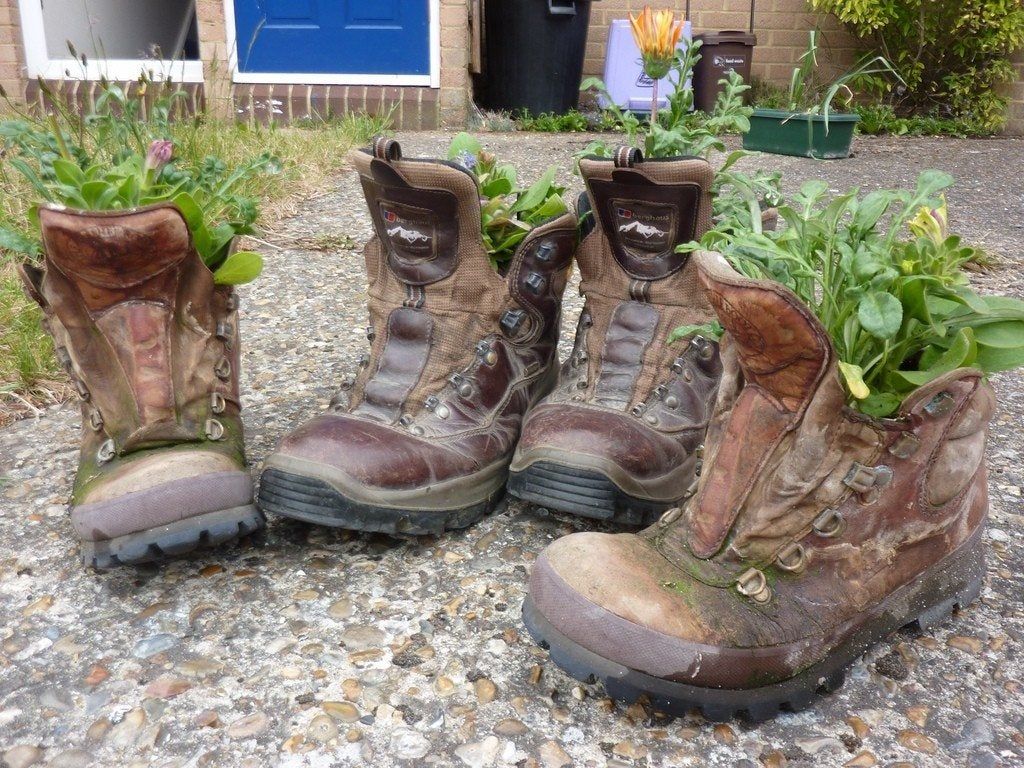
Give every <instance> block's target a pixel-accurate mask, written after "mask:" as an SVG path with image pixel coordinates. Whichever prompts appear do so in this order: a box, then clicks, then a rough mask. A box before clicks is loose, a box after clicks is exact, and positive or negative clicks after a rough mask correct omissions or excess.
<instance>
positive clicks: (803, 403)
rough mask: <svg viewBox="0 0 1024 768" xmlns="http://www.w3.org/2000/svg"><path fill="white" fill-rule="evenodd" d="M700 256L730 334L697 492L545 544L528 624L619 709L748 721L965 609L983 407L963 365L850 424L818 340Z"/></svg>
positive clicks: (758, 284) (976, 517)
mask: <svg viewBox="0 0 1024 768" xmlns="http://www.w3.org/2000/svg"><path fill="white" fill-rule="evenodd" d="M698 259H699V263H700V267H701V275H702V279H703V281H704V283H705V285H706V286H707V288H708V292H709V298H710V300H711V303H712V304H713V305H714V307H715V310H716V311H717V313H718V316H719V318H720V320H721V322H722V325H723V326H724V327H725V329H726V331H727V332H728V333H727V334H726V336H725V337H724V338H723V342H722V349H723V353H722V355H723V359H724V360H725V371H726V372H725V376H724V378H723V382H722V388H721V391H720V393H719V396H718V402H717V404H716V406H715V414H714V417H713V420H712V426H711V428H710V430H709V432H708V437H707V448H706V456H707V465H706V466H705V468H704V471H703V473H702V476H701V478H700V486H699V489H698V491H697V494H696V496H695V497H694V498H693V499H692V500H691V501H690V503H689V505H688V507H687V509H686V512H685V513H681V512H680V510H679V509H673V510H670V511H669V512H667V513H666V514H665V516H664V517H663V518H662V520H661V521H660V522H658V523H657V524H656V525H654V526H652V527H650V528H648V529H647V530H645V531H643V532H642V533H640V534H639V535H601V534H596V533H580V534H574V535H571V536H567V537H565V538H562V539H560V540H558V541H557V542H555V543H554V544H552V545H551V546H550V547H548V548H547V550H546V551H545V552H544V553H543V554H542V555H541V556H540V558H539V559H538V561H537V563H536V564H535V566H534V568H533V573H532V576H531V581H530V593H529V597H528V599H527V601H526V604H525V605H524V608H523V615H524V619H525V620H526V623H527V626H528V627H529V628H530V630H531V632H532V633H533V635H534V637H535V638H537V639H538V640H539V641H540V642H541V643H542V644H544V645H549V646H550V648H551V656H552V659H553V660H554V661H555V663H557V664H558V665H559V666H562V667H563V668H565V669H566V670H568V671H569V672H570V673H571V674H573V675H574V676H576V677H579V678H581V679H586V678H587V677H589V676H593V677H594V678H597V679H600V680H603V681H604V683H605V686H606V687H607V689H608V692H609V694H611V695H612V696H614V697H616V698H620V699H623V700H633V699H635V698H636V697H637V696H639V695H640V694H643V693H646V694H648V695H649V696H650V698H651V700H652V702H653V703H654V704H655V705H656V706H658V707H659V708H661V709H664V710H667V711H669V712H681V711H685V710H686V709H688V708H689V707H692V706H699V707H701V708H702V709H703V711H704V713H705V715H707V716H708V717H711V718H713V719H723V718H728V717H730V716H732V715H733V714H734V713H737V712H740V713H745V714H746V715H748V716H749V717H751V718H753V719H762V718H765V717H769V716H771V715H773V714H774V713H775V712H776V711H777V710H778V709H779V708H780V707H783V706H786V707H789V708H792V709H800V708H802V707H804V706H807V705H808V704H809V703H810V702H811V701H812V700H813V698H814V696H815V693H816V692H817V691H822V690H825V691H827V690H831V689H833V688H835V687H837V686H838V685H840V684H841V683H842V681H843V675H844V670H845V668H846V667H847V666H848V665H849V664H851V663H852V662H853V661H854V660H856V659H857V657H858V656H860V655H861V654H862V653H863V652H864V650H865V649H866V648H867V647H868V646H870V645H871V644H872V643H875V642H876V641H878V640H879V639H881V638H883V637H885V636H886V635H888V634H889V633H891V632H893V631H894V630H896V629H898V628H900V627H901V626H903V625H905V624H908V623H912V622H915V621H916V622H917V623H918V624H919V625H921V626H928V625H931V624H933V623H935V622H937V621H940V620H941V619H942V618H944V617H945V616H947V615H948V614H949V613H950V612H951V611H952V610H953V608H954V607H955V606H963V605H965V604H967V603H969V602H970V601H971V600H973V599H974V598H975V597H976V596H977V595H978V593H979V591H980V589H981V584H982V577H983V575H984V544H983V541H982V528H983V524H984V521H985V517H986V514H987V510H988V488H987V481H986V473H985V465H984V454H985V439H986V435H987V427H988V422H989V419H990V418H991V416H992V412H993V409H994V406H995V400H994V394H993V392H992V389H991V388H990V386H989V385H988V384H987V383H986V382H985V381H984V380H983V378H982V376H981V374H980V373H979V372H978V371H974V370H966V369H963V370H957V371H953V372H951V373H949V374H946V375H945V376H942V377H941V378H939V379H936V380H935V381H933V382H931V383H929V384H927V385H926V386H923V387H921V388H919V389H918V390H916V391H915V392H913V393H911V395H910V396H909V397H907V398H906V400H905V401H904V403H903V405H902V407H901V409H900V411H899V414H898V416H897V417H896V418H892V419H882V420H875V419H871V418H868V417H866V416H864V415H863V414H860V413H857V412H855V411H852V410H851V409H850V408H848V407H847V406H846V405H845V394H844V391H843V388H842V386H841V384H840V381H839V374H838V370H837V366H836V358H835V352H834V351H833V349H832V345H831V342H830V340H829V338H828V336H827V335H826V332H825V330H824V329H823V328H822V326H821V325H820V323H819V322H818V321H817V320H816V319H815V318H814V317H813V316H812V315H811V313H810V312H809V311H808V310H807V308H806V307H805V306H803V305H802V304H801V303H800V301H799V300H798V299H797V298H796V297H795V296H794V295H793V294H792V293H790V292H789V291H788V290H787V289H786V288H784V287H782V286H781V285H779V284H777V283H769V282H763V281H755V280H748V279H746V278H743V277H740V276H739V275H738V274H737V273H736V272H734V271H733V270H732V269H731V268H730V267H729V266H728V265H727V264H726V263H725V262H724V260H722V259H721V257H719V256H718V255H717V254H700V255H699V257H698Z"/></svg>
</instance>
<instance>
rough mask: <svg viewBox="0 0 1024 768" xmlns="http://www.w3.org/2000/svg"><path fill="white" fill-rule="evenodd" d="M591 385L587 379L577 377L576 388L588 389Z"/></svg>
mask: <svg viewBox="0 0 1024 768" xmlns="http://www.w3.org/2000/svg"><path fill="white" fill-rule="evenodd" d="M589 386H590V382H589V381H587V380H586V379H577V380H576V389H586V388H587V387H589Z"/></svg>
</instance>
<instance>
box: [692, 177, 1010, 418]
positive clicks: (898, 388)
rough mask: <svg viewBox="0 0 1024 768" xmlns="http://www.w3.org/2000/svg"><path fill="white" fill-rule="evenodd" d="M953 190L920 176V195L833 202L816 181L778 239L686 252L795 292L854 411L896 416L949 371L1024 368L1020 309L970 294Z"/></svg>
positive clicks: (708, 244) (720, 242)
mask: <svg viewBox="0 0 1024 768" xmlns="http://www.w3.org/2000/svg"><path fill="white" fill-rule="evenodd" d="M952 183H953V179H952V177H950V176H949V175H947V174H945V173H941V172H939V171H925V172H924V173H922V174H921V175H920V177H919V178H918V181H917V186H916V188H915V189H914V190H881V191H877V192H871V193H869V194H867V195H863V196H861V195H860V194H859V192H858V190H851V191H849V192H847V193H845V194H842V195H838V196H835V197H830V196H829V195H828V186H827V184H826V183H825V182H823V181H811V182H807V183H805V184H804V185H803V186H802V187H801V189H800V192H799V194H797V195H796V196H795V197H794V198H793V201H792V204H791V205H783V206H781V207H780V208H779V214H780V216H781V217H782V219H783V220H784V221H785V222H786V224H787V226H786V227H785V229H783V230H782V231H780V232H762V233H756V232H753V231H749V230H739V229H737V230H733V231H730V232H725V231H721V230H715V231H711V232H708V233H707V234H706V235H705V237H704V238H703V239H702V240H701V242H700V243H699V244H698V243H690V244H687V245H685V246H682V247H681V249H682V250H695V249H697V248H704V249H708V250H716V251H718V252H720V253H721V254H722V255H723V256H724V257H725V258H726V259H727V260H728V261H729V263H730V264H732V266H733V267H734V268H735V269H736V270H737V271H739V272H740V273H741V274H744V275H746V276H748V277H753V278H758V279H772V280H777V281H778V282H780V283H782V284H784V285H786V286H787V287H788V288H790V289H791V290H792V291H793V292H794V293H796V295H797V296H798V297H799V298H800V299H801V300H802V301H803V302H804V303H805V304H806V305H807V306H808V307H809V308H810V309H811V311H812V312H813V313H814V314H815V316H816V317H817V318H818V319H819V320H820V321H821V323H822V325H823V326H824V328H825V330H826V331H827V332H828V334H829V336H830V338H831V339H832V344H833V346H834V347H835V350H836V354H837V356H838V360H839V370H840V372H841V373H842V376H843V379H844V382H845V384H846V388H847V391H848V393H849V396H850V402H851V405H852V406H853V407H855V408H857V409H858V410H861V411H863V412H864V413H866V414H869V415H871V416H875V417H884V416H889V415H891V414H892V413H894V412H895V411H896V410H897V408H898V407H899V405H900V403H901V402H902V400H903V398H904V397H905V396H906V395H907V393H909V392H910V391H911V390H913V389H915V388H917V387H919V386H921V385H923V384H926V383H928V382H929V381H931V380H932V379H934V378H936V377H938V376H940V375H942V374H943V373H946V372H948V371H951V370H955V369H957V368H962V367H974V368H978V369H980V370H981V371H983V372H984V373H994V372H997V371H1003V370H1008V369H1011V368H1015V367H1018V366H1021V365H1024V302H1021V301H1019V300H1017V299H1013V298H1008V297H1002V296H980V295H978V294H977V293H975V292H974V291H973V290H972V289H971V288H970V286H969V284H968V281H967V276H966V274H965V273H964V271H963V266H964V265H965V264H966V263H967V262H969V261H971V260H972V259H973V258H974V256H975V254H974V249H973V248H971V247H970V246H967V245H964V244H963V242H962V241H961V239H960V238H959V237H958V236H957V235H955V234H951V233H949V231H948V228H947V212H946V204H945V198H944V197H943V196H942V192H943V190H945V189H946V188H948V187H949V186H950V185H951V184H952ZM683 330H685V331H687V332H689V333H692V332H694V329H680V331H683ZM716 330H717V329H716V328H714V327H709V328H704V329H702V332H704V333H707V334H714V333H715V332H716ZM676 335H679V331H677V332H676Z"/></svg>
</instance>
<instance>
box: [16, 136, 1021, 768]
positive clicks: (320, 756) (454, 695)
mask: <svg viewBox="0 0 1024 768" xmlns="http://www.w3.org/2000/svg"><path fill="white" fill-rule="evenodd" d="M484 138H485V143H486V145H487V147H488V148H489V149H490V150H491V151H494V152H497V153H498V154H499V155H500V156H502V157H504V158H507V159H509V160H512V161H514V162H516V164H517V165H518V166H519V168H520V170H521V173H523V174H524V176H528V177H530V178H532V177H535V176H536V175H537V174H539V173H540V171H541V170H542V169H543V168H544V167H545V166H547V165H548V164H549V163H558V164H559V166H560V167H561V168H562V169H564V170H563V171H562V173H561V177H562V178H563V180H564V181H565V182H566V183H568V184H570V185H571V186H572V187H573V188H574V189H578V187H579V183H578V180H576V179H575V178H574V177H572V176H571V174H570V173H569V168H570V167H571V165H570V163H569V160H568V158H569V157H570V155H571V154H572V153H573V152H574V151H576V150H577V149H578V148H580V147H582V146H583V145H585V143H586V141H587V140H588V138H589V137H586V136H581V135H569V136H564V135H522V134H519V135H509V134H494V135H488V136H485V137H484ZM400 139H401V140H402V141H403V145H404V148H405V151H406V153H407V154H409V155H417V154H437V153H440V152H443V150H444V148H445V146H446V144H447V137H446V136H445V135H443V134H429V133H423V134H410V135H405V136H401V137H400ZM744 162H747V163H755V162H756V163H760V164H763V165H765V166H768V167H776V168H780V169H781V170H783V171H784V174H785V178H786V180H787V187H788V188H789V189H790V191H792V190H793V189H795V188H796V187H797V186H798V184H799V182H800V181H802V180H805V179H809V178H824V179H826V180H827V181H828V182H829V183H830V185H831V186H832V187H833V188H834V189H836V190H840V189H845V188H846V187H848V186H850V185H855V184H856V185H860V186H862V187H864V188H865V189H873V188H877V187H881V186H892V185H896V184H906V183H910V182H911V181H912V179H913V177H914V176H915V175H916V173H917V172H918V171H919V170H921V169H924V168H928V167H938V168H942V169H945V170H948V171H950V172H952V173H953V174H954V175H956V176H957V178H958V179H959V183H958V185H957V187H956V188H955V189H954V190H953V191H952V193H951V194H950V195H949V200H950V206H951V211H952V221H953V225H954V227H955V228H956V229H958V230H959V231H961V232H962V233H963V234H964V235H965V236H966V237H967V238H968V239H969V240H971V241H973V242H976V243H981V244H983V245H985V246H986V247H988V248H989V249H990V250H991V251H992V252H993V253H994V254H996V255H997V256H998V257H999V258H1000V259H1001V264H1000V266H999V267H998V268H997V269H995V270H993V271H992V272H990V273H987V274H984V275H979V276H978V277H977V283H978V285H979V286H980V287H981V288H982V289H983V290H987V291H993V292H994V291H1000V292H1006V293H1011V294H1014V295H1016V296H1024V275H1022V270H1021V267H1022V257H1021V255H1020V246H1021V242H1022V240H1024V231H1022V230H1024V182H1022V181H1021V180H1020V177H1019V176H1020V175H1019V169H1020V168H1021V167H1022V166H1024V142H1022V141H1012V140H993V141H956V140H934V139H907V138H904V139H859V140H858V143H857V156H856V157H855V158H854V159H852V160H849V161H845V162H832V163H819V162H814V161H810V160H799V159H793V158H780V157H769V156H764V157H761V158H758V159H755V160H747V161H744ZM368 236H369V224H368V220H367V217H366V215H365V213H364V205H363V201H362V198H361V196H360V194H359V191H358V186H357V184H356V182H355V180H354V178H352V177H350V176H346V177H344V178H340V179H338V183H337V186H336V187H334V188H331V189H325V190H324V192H323V194H322V195H321V196H319V197H316V198H314V199H312V200H310V201H309V202H308V204H307V205H306V207H305V209H304V210H303V212H302V213H301V215H300V216H298V217H297V218H295V219H292V220H289V221H287V222H284V223H283V224H282V225H280V226H279V227H278V228H277V229H276V231H275V232H273V233H272V234H271V235H269V236H268V238H267V242H268V244H267V245H263V246H260V247H261V249H262V250H263V251H264V253H265V255H266V256H267V269H266V272H265V273H264V275H263V277H262V278H261V279H260V280H259V281H258V282H257V283H256V284H254V285H252V286H247V287H245V288H244V289H243V290H242V299H243V304H242V306H243V320H242V324H243V325H242V333H243V354H244V379H243V381H244V390H243V399H244V402H245V406H246V412H245V421H246V428H247V438H248V445H249V452H250V457H251V459H252V462H253V471H254V474H255V473H257V472H258V470H259V462H260V461H261V460H262V458H263V457H264V456H265V455H266V454H267V453H268V451H270V450H271V448H272V447H273V445H274V442H275V441H276V440H277V439H278V437H280V435H281V434H282V433H283V432H284V431H285V430H287V429H289V428H290V427H292V426H293V425H295V424H296V423H297V422H298V421H299V420H301V419H303V418H306V417H307V416H308V415H310V414H312V413H314V412H317V411H319V410H320V409H322V408H324V407H325V405H326V402H327V400H328V398H329V396H330V394H331V392H332V391H333V389H334V387H335V386H336V384H337V382H338V381H339V380H340V379H341V378H342V377H343V375H344V373H345V372H346V371H347V370H350V369H352V368H353V367H354V366H355V364H356V361H357V359H358V357H359V355H360V354H361V353H362V352H363V350H364V348H365V346H364V345H365V340H364V338H363V327H364V326H365V315H364V309H363V301H364V298H365V296H364V289H363V276H362V263H361V257H360V253H359V248H361V246H362V244H363V242H365V240H366V239H367V237H368ZM579 308H580V305H579V300H578V298H577V297H576V296H575V285H573V286H571V287H570V289H569V293H568V308H567V312H566V319H565V326H564V327H565V329H566V332H567V333H571V330H570V329H572V328H574V327H575V321H576V316H577V313H578V312H579ZM995 386H996V390H997V392H998V395H999V398H1000V410H999V412H998V414H997V416H996V419H995V421H994V423H993V425H992V440H991V444H990V448H989V466H990V469H991V484H992V492H991V497H992V514H991V522H990V527H989V531H988V534H987V537H988V543H989V574H988V579H987V581H986V586H985V590H984V592H983V595H982V599H981V600H980V601H978V602H977V603H976V604H974V605H972V606H971V607H970V608H968V609H967V610H965V611H963V612H962V613H960V614H959V615H957V616H955V617H954V618H953V619H952V620H950V621H949V622H947V623H945V624H944V625H942V626H941V627H939V628H937V629H935V630H934V631H930V632H926V633H923V634H921V633H917V632H912V631H906V632H902V633H899V634H897V635H895V636H894V637H892V638H890V639H889V640H887V641H886V642H884V643H882V644H880V645H879V646H878V647H876V648H875V649H873V650H872V651H870V652H869V653H868V654H867V655H866V657H865V658H863V659H862V660H861V661H859V662H858V663H857V664H856V665H855V666H854V668H853V670H852V672H851V674H850V676H849V678H848V681H847V684H846V685H845V686H844V687H843V688H842V689H841V690H840V691H839V692H837V693H836V694H834V695H832V696H829V697H827V698H824V699H821V700H820V702H819V704H818V705H817V706H816V707H814V708H813V709H811V710H809V711H807V712H804V713H802V714H799V715H792V714H790V715H783V716H781V717H779V718H777V719H776V720H774V721H772V722H769V723H767V724H764V725H761V726H759V727H752V726H749V725H746V724H744V723H742V722H733V723H729V724H719V725H715V724H710V723H706V722H703V721H702V720H701V719H700V718H699V717H698V716H688V717H685V718H679V719H668V718H666V717H663V716H661V715H659V714H657V713H655V712H652V711H650V710H648V709H646V708H644V707H643V706H640V705H634V706H631V707H624V706H621V705H616V704H613V703H612V702H611V701H609V700H608V699H606V698H604V696H603V694H602V692H601V690H600V689H599V688H597V687H594V686H588V685H581V684H579V683H577V682H575V681H573V680H571V679H569V678H568V677H566V676H565V675H564V674H562V673H561V672H560V671H558V670H557V669H556V668H555V667H554V666H553V665H552V664H551V663H550V662H549V661H548V660H547V657H546V654H545V653H544V652H542V651H540V650H539V649H538V648H536V647H535V646H534V645H533V644H532V643H531V642H530V640H529V638H528V636H527V635H526V633H525V630H524V629H523V627H522V626H521V624H520V622H519V618H518V610H519V605H520V602H521V600H522V598H523V594H524V592H523V587H524V584H525V580H526V575H527V572H528V569H529V567H530V564H531V562H532V560H533V559H534V558H535V557H536V555H537V553H538V552H540V550H541V549H542V548H543V547H544V546H545V545H546V544H547V543H549V542H550V541H552V540H553V539H554V538H556V537H558V536H561V535H564V534H566V533H568V532H571V531H573V530H579V529H582V528H584V527H585V526H584V525H583V524H581V523H579V522H577V521H575V520H572V519H568V518H562V517H557V516H552V515H548V514H545V513H543V512H542V511H537V510H533V509H529V508H526V509H524V508H522V507H521V506H519V505H517V504H511V505H509V507H508V508H507V509H506V510H505V511H503V512H502V513H500V514H497V515H495V516H493V517H491V518H489V519H486V520H484V521H483V522H481V523H480V524H478V525H477V526H475V527H473V528H472V529H470V530H468V531H465V532H462V533H455V534H452V535H446V536H443V537H438V538H430V539H424V540H422V541H419V542H416V543H405V542H394V541H390V540H388V539H384V538H378V537H368V536H355V535H351V534H348V533H339V532H334V531H330V530H324V529H318V528H313V527H309V526H305V525H300V524H294V523H290V522H285V521H281V520H273V521H271V523H270V527H269V530H268V532H267V533H266V535H264V536H262V537H261V538H259V539H258V540H256V541H251V542H246V543H245V544H244V545H235V546H231V547H227V548H224V549H221V550H218V551H215V552H210V553H205V554H203V555H202V556H200V557H196V558H194V559H191V560H181V561H175V562H171V563H168V564H166V565H164V566H162V567H159V568H158V567H146V568H140V569H137V570H122V571H117V572H113V573H108V574H102V575H98V574H95V573H92V572H90V571H86V570H84V569H83V568H82V567H80V565H79V564H78V561H77V553H76V545H75V542H74V540H73V537H72V532H71V528H70V525H69V522H68V518H67V515H66V512H65V507H64V504H65V501H66V498H67V495H68V492H69V488H70V483H71V479H72V476H73V472H74V465H75V460H76V453H77V434H78V419H77V413H76V410H75V407H74V406H73V405H66V406H62V407H57V408H53V409H51V410H49V411H48V412H46V413H45V414H44V415H43V416H42V417H41V418H38V419H32V420H26V421H22V422H19V423H16V424H14V425H12V426H11V427H9V428H8V429H6V430H4V431H2V432H0V616H2V623H0V759H2V762H3V763H6V765H9V766H14V767H15V768H22V767H23V766H30V765H50V766H90V765H95V766H183V767H184V766H310V767H313V766H316V767H319V766H357V765H365V766H392V765H394V766H424V765H434V766H491V765H493V766H513V765H515V766H530V767H531V768H532V767H534V766H538V767H543V768H557V767H560V766H570V765H575V766H631V765H636V766H649V767H651V768H653V767H655V766H665V767H666V768H667V767H668V766H743V767H744V768H755V767H756V766H765V767H766V768H771V767H775V768H780V767H781V766H786V765H789V766H843V765H847V766H874V765H879V766H892V767H893V768H896V766H900V767H901V768H902V767H905V766H971V767H972V768H991V767H994V766H1003V767H1004V768H1011V767H1012V766H1019V765H1024V693H1022V690H1024V689H1022V686H1024V607H1022V606H1024V575H1022V573H1024V544H1022V541H1024V504H1022V499H1021V493H1022V486H1024V474H1022V470H1021V468H1020V456H1021V449H1022V445H1024V439H1022V433H1021V429H1020V424H1021V423H1022V422H1024V376H1022V374H1020V373H1014V374H1008V375H1001V376H998V377H996V380H995Z"/></svg>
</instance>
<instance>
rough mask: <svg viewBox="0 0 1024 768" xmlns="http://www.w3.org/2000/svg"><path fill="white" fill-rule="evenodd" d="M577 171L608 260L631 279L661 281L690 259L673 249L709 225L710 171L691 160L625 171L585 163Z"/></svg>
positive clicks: (637, 163)
mask: <svg viewBox="0 0 1024 768" xmlns="http://www.w3.org/2000/svg"><path fill="white" fill-rule="evenodd" d="M632 162H633V161H630V163H632ZM580 170H581V172H582V174H583V178H584V181H585V182H586V184H587V191H588V193H589V194H590V197H591V200H592V201H593V210H594V215H595V216H596V217H597V220H598V222H599V223H600V225H601V229H602V231H603V232H604V233H605V236H606V237H607V238H608V242H609V244H610V246H611V250H612V255H613V256H614V257H615V261H616V262H617V263H618V265H619V267H621V268H622V270H623V271H624V272H625V273H626V274H627V275H629V277H631V278H633V279H636V280H660V279H663V278H665V277H668V276H669V275H671V274H674V273H675V272H677V271H679V270H680V269H682V267H683V266H684V265H685V264H686V261H687V259H688V258H689V257H688V255H687V254H685V253H676V251H675V248H676V246H677V245H678V244H680V243H686V242H689V241H691V240H696V239H698V238H700V237H701V235H703V234H704V232H705V231H706V230H707V228H708V226H709V225H710V215H711V198H710V185H711V168H710V166H708V165H707V164H706V163H704V162H703V161H701V160H696V159H692V158H691V159H681V160H674V161H667V162H658V163H643V162H642V161H640V160H636V161H635V164H631V165H630V166H629V167H621V166H620V163H619V161H618V160H616V163H615V167H611V164H610V162H609V161H595V160H583V161H581V162H580Z"/></svg>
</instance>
